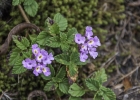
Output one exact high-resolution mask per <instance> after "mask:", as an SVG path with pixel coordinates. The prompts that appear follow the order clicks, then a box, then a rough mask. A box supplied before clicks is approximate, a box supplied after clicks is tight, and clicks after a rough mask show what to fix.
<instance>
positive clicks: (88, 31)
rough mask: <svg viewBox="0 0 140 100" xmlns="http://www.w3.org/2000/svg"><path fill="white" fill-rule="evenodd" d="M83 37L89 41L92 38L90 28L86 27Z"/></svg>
mask: <svg viewBox="0 0 140 100" xmlns="http://www.w3.org/2000/svg"><path fill="white" fill-rule="evenodd" d="M85 36H86V37H87V39H90V38H91V37H92V36H93V32H92V27H90V26H87V27H86V33H85Z"/></svg>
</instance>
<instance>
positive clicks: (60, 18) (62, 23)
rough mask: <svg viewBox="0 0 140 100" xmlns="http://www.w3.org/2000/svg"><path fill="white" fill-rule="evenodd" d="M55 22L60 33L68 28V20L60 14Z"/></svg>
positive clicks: (55, 17) (56, 16) (55, 18)
mask: <svg viewBox="0 0 140 100" xmlns="http://www.w3.org/2000/svg"><path fill="white" fill-rule="evenodd" d="M54 21H55V23H57V25H58V26H59V30H60V31H64V30H65V29H66V28H67V24H68V23H67V20H66V18H64V17H63V16H62V15H61V14H60V13H57V14H56V15H55V16H54Z"/></svg>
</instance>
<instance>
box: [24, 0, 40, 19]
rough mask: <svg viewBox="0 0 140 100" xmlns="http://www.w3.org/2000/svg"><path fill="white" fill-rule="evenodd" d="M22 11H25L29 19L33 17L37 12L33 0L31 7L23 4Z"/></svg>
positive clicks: (35, 3) (36, 6)
mask: <svg viewBox="0 0 140 100" xmlns="http://www.w3.org/2000/svg"><path fill="white" fill-rule="evenodd" d="M28 1H30V0H28ZM24 9H25V11H26V12H27V14H28V15H30V16H31V17H34V16H35V15H36V14H37V11H38V4H37V2H36V1H35V0H34V1H33V2H32V4H31V5H25V4H24Z"/></svg>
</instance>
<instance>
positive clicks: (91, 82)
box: [85, 78, 101, 91]
mask: <svg viewBox="0 0 140 100" xmlns="http://www.w3.org/2000/svg"><path fill="white" fill-rule="evenodd" d="M85 82H86V86H87V87H88V89H90V90H92V91H98V90H99V88H100V86H101V85H100V83H99V82H98V81H97V80H95V79H91V78H89V79H86V81H85Z"/></svg>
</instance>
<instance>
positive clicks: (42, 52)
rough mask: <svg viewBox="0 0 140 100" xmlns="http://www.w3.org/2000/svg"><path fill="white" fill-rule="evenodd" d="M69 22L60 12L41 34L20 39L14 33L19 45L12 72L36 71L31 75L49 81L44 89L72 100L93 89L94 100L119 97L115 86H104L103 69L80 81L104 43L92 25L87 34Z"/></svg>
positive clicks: (76, 99)
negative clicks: (84, 66) (80, 74)
mask: <svg viewBox="0 0 140 100" xmlns="http://www.w3.org/2000/svg"><path fill="white" fill-rule="evenodd" d="M67 25H68V23H67V19H66V18H64V17H63V16H62V15H61V14H60V13H57V14H56V15H55V16H54V18H53V19H51V18H47V19H46V21H45V24H44V26H45V28H44V30H43V31H41V32H40V33H39V34H38V35H35V34H32V35H29V37H21V39H20V40H19V39H18V36H15V35H14V36H13V41H14V43H15V44H16V46H15V47H14V48H13V49H12V53H11V55H10V62H9V65H10V66H13V69H12V73H13V74H21V73H24V72H26V71H29V70H30V71H33V73H31V74H34V75H35V76H39V75H40V76H41V77H42V78H43V79H44V80H46V85H45V86H44V91H55V93H57V94H58V95H59V96H60V97H61V96H62V95H64V94H66V95H68V96H69V100H81V99H82V96H84V95H85V94H86V93H89V92H90V93H93V99H94V100H102V99H104V100H115V99H116V98H115V94H114V93H113V92H112V91H111V89H109V88H106V87H104V86H103V85H102V84H103V82H105V81H107V75H106V73H105V70H104V69H103V68H102V69H100V70H98V71H96V72H95V73H94V74H93V75H92V76H91V77H89V78H88V77H87V78H86V79H84V83H82V85H81V84H79V82H78V78H79V77H78V75H79V73H80V71H79V69H80V68H82V67H83V65H86V64H87V63H88V60H89V59H95V58H96V57H97V56H98V52H97V47H98V46H100V45H101V43H100V40H99V39H98V37H97V36H94V35H93V32H92V27H91V26H86V28H85V34H84V36H83V35H82V34H80V33H78V31H77V29H76V28H74V27H73V28H68V27H67Z"/></svg>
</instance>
